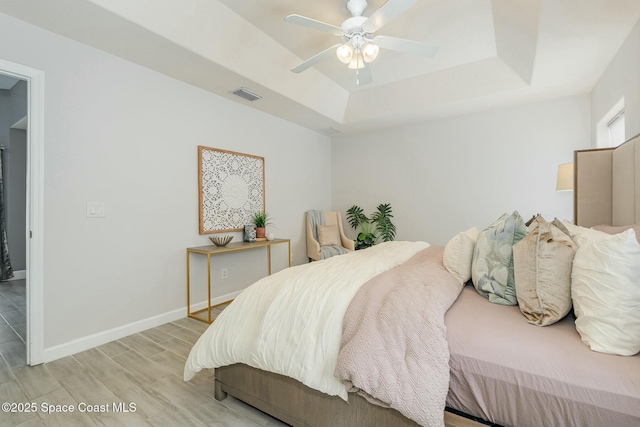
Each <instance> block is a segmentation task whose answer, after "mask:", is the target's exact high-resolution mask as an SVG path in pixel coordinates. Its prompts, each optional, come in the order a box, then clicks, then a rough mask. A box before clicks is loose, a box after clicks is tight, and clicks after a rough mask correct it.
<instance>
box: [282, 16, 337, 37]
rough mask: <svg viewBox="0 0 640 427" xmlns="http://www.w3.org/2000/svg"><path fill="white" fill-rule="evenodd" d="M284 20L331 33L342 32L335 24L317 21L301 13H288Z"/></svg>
mask: <svg viewBox="0 0 640 427" xmlns="http://www.w3.org/2000/svg"><path fill="white" fill-rule="evenodd" d="M284 20H285V22H289V23H291V24H296V25H302V26H303V27H307V28H313V29H314V30H320V31H325V32H327V33H331V34H338V35H341V34H342V28H340V27H336V26H335V25H331V24H327V23H326V22H322V21H317V20H315V19H311V18H307V17H306V16H302V15H289V16H287V17H286V18H284Z"/></svg>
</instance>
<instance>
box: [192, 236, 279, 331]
mask: <svg viewBox="0 0 640 427" xmlns="http://www.w3.org/2000/svg"><path fill="white" fill-rule="evenodd" d="M285 243H286V244H287V245H288V247H289V251H288V258H287V259H288V263H289V267H291V240H289V239H273V240H262V241H257V242H253V243H248V242H236V243H229V244H228V245H227V246H215V245H209V246H198V247H195V248H187V316H189V317H191V318H192V319H197V320H200V321H202V322H206V323H213V320H211V309H213V308H215V307H217V306H219V305H222V304H226V303H228V302H229V301H225V302H222V303H220V304H216V305H213V306H212V305H211V257H212V256H213V255H220V254H224V253H229V252H238V251H246V250H251V249H258V248H265V247H266V248H267V270H268V273H269V275H271V246H273V245H281V244H285ZM191 254H200V255H206V256H207V291H208V293H207V307H206V308H203V309H201V310H196V311H194V312H192V311H191ZM205 311H206V312H207V315H206V317H203V316H200V315H199V314H201V313H203V312H205Z"/></svg>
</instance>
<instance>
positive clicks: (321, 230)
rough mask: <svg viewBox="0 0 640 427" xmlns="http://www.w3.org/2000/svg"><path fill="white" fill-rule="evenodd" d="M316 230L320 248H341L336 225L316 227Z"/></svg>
mask: <svg viewBox="0 0 640 427" xmlns="http://www.w3.org/2000/svg"><path fill="white" fill-rule="evenodd" d="M317 229H318V243H320V246H342V241H341V240H340V231H339V230H338V226H337V225H318V227H317Z"/></svg>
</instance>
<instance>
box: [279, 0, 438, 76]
mask: <svg viewBox="0 0 640 427" xmlns="http://www.w3.org/2000/svg"><path fill="white" fill-rule="evenodd" d="M417 1H418V0H388V1H387V2H386V3H385V4H383V5H382V7H380V9H378V10H376V11H375V12H373V13H372V14H371V16H369V17H368V18H367V17H365V16H362V13H363V12H364V11H365V9H366V8H367V0H349V1H348V2H347V9H348V10H349V12H350V13H351V15H352V16H351V18H349V19H347V20H346V21H344V22H343V23H342V25H341V26H340V27H338V26H335V25H331V24H327V23H325V22H322V21H317V20H315V19H312V18H307V17H306V16H301V15H289V16H287V17H286V18H284V20H285V21H286V22H289V23H291V24H296V25H301V26H303V27H308V28H313V29H314V30H320V31H325V32H329V33H333V34H335V35H337V36H340V37H342V43H338V44H335V45H333V46H331V47H329V48H327V49H325V50H323V51H322V52H320V53H318V54H316V55H314V56H312V57H311V58H309V59H307V60H306V61H304V62H303V63H301V64H299V65H296V66H295V67H293V68H292V69H291V71H293V72H294V73H300V72H302V71H304V70H306V69H307V68H309V67H312V66H313V65H315V64H316V63H318V62H320V61H321V60H323V59H325V58H328V57H329V56H331V55H332V54H333V52H334V51H335V54H336V55H337V56H338V59H339V60H340V61H342V62H343V63H345V64H348V66H349V68H350V69H354V70H356V83H357V84H358V85H365V84H368V83H371V82H372V81H373V79H372V77H371V69H370V67H369V63H371V62H372V61H374V60H375V59H376V58H377V57H378V53H379V51H380V48H383V49H389V50H395V51H397V52H404V53H411V54H414V55H421V56H426V57H428V58H432V57H434V56H435V55H436V53H437V52H438V47H437V46H430V45H426V44H424V43H421V42H417V41H413V40H406V39H399V38H396V37H388V36H374V34H373V33H375V32H376V31H378V30H379V29H380V28H382V27H383V26H385V25H386V24H388V23H389V22H390V21H391V20H393V19H394V18H395V17H396V16H398V15H400V14H401V13H402V12H404V11H406V10H407V9H409V8H410V7H411V6H413V5H414V4H416V2H417Z"/></svg>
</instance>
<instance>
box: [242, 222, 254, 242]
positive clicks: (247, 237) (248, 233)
mask: <svg viewBox="0 0 640 427" xmlns="http://www.w3.org/2000/svg"><path fill="white" fill-rule="evenodd" d="M244 241H245V242H249V243H253V242H255V241H256V229H255V228H254V226H253V225H245V226H244Z"/></svg>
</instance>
